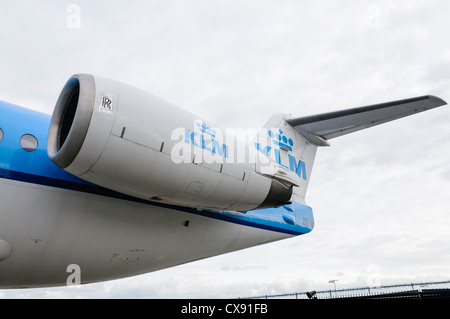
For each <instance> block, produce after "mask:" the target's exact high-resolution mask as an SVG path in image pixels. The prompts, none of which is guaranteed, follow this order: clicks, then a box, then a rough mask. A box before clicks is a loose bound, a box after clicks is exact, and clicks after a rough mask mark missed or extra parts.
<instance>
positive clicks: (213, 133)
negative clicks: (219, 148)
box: [195, 122, 216, 138]
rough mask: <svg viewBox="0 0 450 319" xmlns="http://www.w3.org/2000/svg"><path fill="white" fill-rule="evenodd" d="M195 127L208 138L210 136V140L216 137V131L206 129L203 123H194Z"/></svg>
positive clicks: (206, 126)
mask: <svg viewBox="0 0 450 319" xmlns="http://www.w3.org/2000/svg"><path fill="white" fill-rule="evenodd" d="M195 125H197V126H198V128H199V129H200V131H201V132H202V133H203V134H208V135H210V136H212V138H215V137H216V130H214V129H211V128H210V127H208V125H206V124H205V123H199V122H195Z"/></svg>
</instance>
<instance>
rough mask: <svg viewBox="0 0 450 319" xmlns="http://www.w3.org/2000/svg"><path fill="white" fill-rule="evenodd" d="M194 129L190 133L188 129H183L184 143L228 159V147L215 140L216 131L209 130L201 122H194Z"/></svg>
mask: <svg viewBox="0 0 450 319" xmlns="http://www.w3.org/2000/svg"><path fill="white" fill-rule="evenodd" d="M195 125H196V127H195V129H194V131H193V132H192V131H191V130H190V129H187V128H186V129H185V134H184V142H185V143H186V144H192V145H194V146H195V147H199V148H201V149H203V150H205V151H209V152H211V153H212V154H217V155H219V156H223V157H224V158H228V153H229V152H228V146H227V145H226V144H222V143H221V142H219V140H220V139H219V140H216V133H217V132H216V130H214V129H211V128H210V127H208V126H207V125H206V124H204V123H202V122H195Z"/></svg>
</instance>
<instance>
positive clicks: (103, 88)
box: [48, 74, 292, 211]
mask: <svg viewBox="0 0 450 319" xmlns="http://www.w3.org/2000/svg"><path fill="white" fill-rule="evenodd" d="M198 120H199V117H197V116H195V115H193V114H191V113H189V112H187V111H186V110H183V109H180V108H178V107H176V106H174V105H172V104H170V103H168V102H166V101H163V100H161V99H159V98H157V97H155V96H153V95H151V94H149V93H147V92H144V91H142V90H140V89H137V88H134V87H132V86H129V85H126V84H123V83H120V82H116V81H112V80H109V79H105V78H101V77H97V76H95V77H94V76H92V75H88V74H77V75H74V76H72V77H71V78H70V79H69V81H68V82H67V84H66V85H65V86H64V88H63V90H62V92H61V94H60V97H59V99H58V101H57V104H56V107H55V110H54V113H53V116H52V119H51V123H50V128H49V134H48V155H49V157H50V159H51V160H52V161H53V162H54V163H55V164H56V165H58V166H59V167H61V168H62V169H64V170H65V171H67V172H69V173H71V174H73V175H75V176H78V177H80V178H81V179H84V180H86V181H89V182H91V183H94V184H97V185H100V186H102V187H105V188H108V189H112V190H115V191H118V192H121V193H124V194H127V195H131V196H134V197H137V198H141V199H146V200H152V201H160V202H163V203H167V204H174V205H182V206H188V207H195V208H200V209H219V210H233V211H246V210H252V209H256V208H266V207H276V206H281V205H283V204H285V203H286V202H288V201H289V200H290V198H291V195H292V184H290V183H286V182H283V180H280V179H277V178H275V177H274V175H273V176H271V175H270V174H266V175H264V174H261V172H259V173H258V172H257V171H256V170H255V164H254V163H253V164H252V163H222V164H210V165H209V164H198V163H195V159H193V160H192V161H190V162H188V163H186V162H181V163H176V162H175V161H174V160H173V158H172V152H171V151H172V148H173V147H174V146H175V145H176V144H177V141H173V140H172V132H173V131H174V130H175V129H179V128H186V129H187V130H189V131H194V129H195V127H194V126H195V123H196V121H197V122H198ZM278 169H279V168H278ZM278 175H280V174H278ZM281 175H282V174H281ZM281 175H280V176H281Z"/></svg>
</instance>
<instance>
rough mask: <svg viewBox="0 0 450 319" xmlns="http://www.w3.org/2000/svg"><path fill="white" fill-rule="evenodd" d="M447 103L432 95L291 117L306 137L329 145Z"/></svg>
mask: <svg viewBox="0 0 450 319" xmlns="http://www.w3.org/2000/svg"><path fill="white" fill-rule="evenodd" d="M445 104H447V103H446V102H445V101H444V100H442V99H440V98H438V97H436V96H432V95H427V96H421V97H416V98H411V99H406V100H400V101H394V102H387V103H381V104H375V105H369V106H363V107H358V108H353V109H347V110H342V111H336V112H330V113H324V114H318V115H312V116H307V117H300V118H293V119H288V120H287V123H288V124H290V125H292V126H293V127H294V128H295V129H296V130H297V131H299V132H300V134H302V135H303V136H304V137H305V138H306V139H308V140H309V141H310V142H312V143H314V144H316V145H318V146H328V145H329V144H328V142H327V140H329V139H332V138H335V137H338V136H341V135H345V134H349V133H352V132H356V131H359V130H362V129H365V128H369V127H372V126H375V125H378V124H382V123H386V122H389V121H392V120H396V119H399V118H402V117H405V116H409V115H412V114H415V113H419V112H423V111H426V110H430V109H433V108H436V107H439V106H442V105H445Z"/></svg>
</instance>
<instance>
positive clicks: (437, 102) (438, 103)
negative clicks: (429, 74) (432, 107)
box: [428, 95, 447, 106]
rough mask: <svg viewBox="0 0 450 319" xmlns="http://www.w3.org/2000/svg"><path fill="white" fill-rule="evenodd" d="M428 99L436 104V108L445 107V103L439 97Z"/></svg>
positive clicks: (431, 96)
mask: <svg viewBox="0 0 450 319" xmlns="http://www.w3.org/2000/svg"><path fill="white" fill-rule="evenodd" d="M428 98H429V99H430V100H432V101H434V102H435V103H436V106H444V105H447V102H445V101H444V100H443V99H441V98H440V97H437V96H435V95H428Z"/></svg>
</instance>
